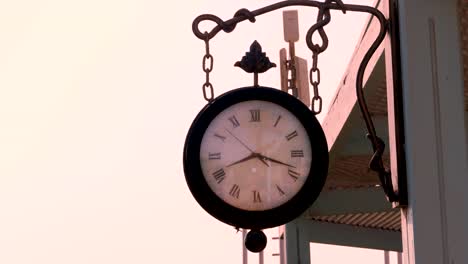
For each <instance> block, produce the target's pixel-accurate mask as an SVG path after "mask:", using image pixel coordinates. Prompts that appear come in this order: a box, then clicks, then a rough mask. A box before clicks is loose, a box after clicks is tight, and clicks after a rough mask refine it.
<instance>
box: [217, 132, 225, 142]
mask: <svg viewBox="0 0 468 264" xmlns="http://www.w3.org/2000/svg"><path fill="white" fill-rule="evenodd" d="M214 136H215V137H217V138H219V139H221V140H222V141H223V142H224V141H225V140H226V137H223V136H221V135H220V134H216V133H215V134H214Z"/></svg>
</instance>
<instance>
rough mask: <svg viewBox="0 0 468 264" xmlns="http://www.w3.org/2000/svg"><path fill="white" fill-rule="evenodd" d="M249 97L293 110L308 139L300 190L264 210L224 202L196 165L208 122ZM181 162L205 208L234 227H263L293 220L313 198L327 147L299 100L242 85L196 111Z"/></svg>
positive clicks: (324, 172)
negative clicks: (309, 158)
mask: <svg viewBox="0 0 468 264" xmlns="http://www.w3.org/2000/svg"><path fill="white" fill-rule="evenodd" d="M250 100H261V101H267V102H271V103H275V104H277V105H280V106H282V107H284V108H285V109H287V110H288V111H290V112H291V113H293V114H294V115H295V116H296V117H297V118H298V120H299V121H300V122H301V123H302V125H303V126H304V128H305V130H306V132H307V134H308V136H309V139H310V142H311V150H312V164H311V168H310V172H309V175H308V177H307V179H306V181H305V183H304V185H303V186H302V188H301V190H300V191H299V192H298V193H297V194H296V195H295V196H294V197H293V198H291V199H290V200H289V201H287V202H286V203H284V204H282V205H280V206H279V207H276V208H272V209H269V210H265V211H246V210H242V209H239V208H236V207H234V206H231V205H229V204H228V203H226V202H224V201H223V200H222V199H221V198H219V197H218V196H217V195H216V194H215V193H214V192H213V191H212V190H211V188H210V187H209V186H208V183H207V182H206V180H205V178H204V176H203V172H202V169H201V164H200V147H201V141H202V138H203V135H204V133H205V131H206V129H207V128H208V126H209V124H210V123H211V121H212V120H213V119H214V118H215V117H216V116H217V115H218V114H219V113H221V112H222V111H223V110H225V109H226V108H228V107H230V106H231V105H234V104H237V103H240V102H243V101H250ZM183 163H184V173H185V179H186V182H187V185H188V187H189V189H190V191H191V192H192V194H193V196H194V197H195V199H196V201H197V202H198V203H199V204H200V205H201V206H202V208H203V209H205V211H207V212H208V213H209V214H210V215H212V216H213V217H215V218H216V219H218V220H220V221H222V222H224V223H226V224H229V225H232V226H234V227H237V228H244V229H265V228H271V227H275V226H279V225H282V224H285V223H287V222H290V221H292V220H294V219H295V218H297V217H298V216H299V215H301V214H302V213H303V212H304V211H305V210H306V209H307V208H308V207H310V205H311V204H312V203H313V202H314V201H315V200H316V199H317V197H318V196H319V194H320V192H321V190H322V188H323V185H324V183H325V180H326V177H327V173H328V146H327V141H326V138H325V134H324V133H323V130H322V127H321V126H320V124H319V122H318V121H317V119H316V118H315V115H314V114H313V113H312V112H311V111H310V110H309V109H308V108H307V107H306V106H305V105H304V104H303V103H302V102H301V101H299V100H298V99H296V98H295V97H293V96H291V95H289V94H288V93H285V92H283V91H280V90H277V89H274V88H269V87H259V86H256V87H243V88H238V89H234V90H231V91H229V92H226V93H224V94H222V95H220V96H218V97H217V98H216V99H214V100H213V101H211V102H210V103H208V104H207V105H206V106H205V107H204V108H203V109H202V110H201V111H200V113H199V114H198V115H197V117H196V118H195V119H194V121H193V123H192V125H191V127H190V129H189V131H188V134H187V138H186V140H185V146H184V156H183Z"/></svg>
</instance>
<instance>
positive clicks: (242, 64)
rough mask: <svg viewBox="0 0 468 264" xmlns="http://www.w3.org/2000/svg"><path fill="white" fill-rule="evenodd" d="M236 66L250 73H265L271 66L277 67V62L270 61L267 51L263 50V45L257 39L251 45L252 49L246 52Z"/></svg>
mask: <svg viewBox="0 0 468 264" xmlns="http://www.w3.org/2000/svg"><path fill="white" fill-rule="evenodd" d="M234 66H236V67H239V68H241V69H243V70H244V71H246V72H248V73H263V72H266V71H268V70H269V69H270V68H273V67H276V64H274V63H272V62H270V59H269V58H268V57H267V56H266V53H265V52H262V46H260V44H259V43H258V42H257V41H256V40H255V41H254V42H253V43H252V45H250V50H249V51H248V52H246V53H245V56H243V57H242V59H241V60H240V61H238V62H236V63H235V64H234Z"/></svg>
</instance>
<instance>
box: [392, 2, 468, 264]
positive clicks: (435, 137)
mask: <svg viewBox="0 0 468 264" xmlns="http://www.w3.org/2000/svg"><path fill="white" fill-rule="evenodd" d="M399 6H400V8H399V17H400V32H401V34H400V37H401V40H400V43H401V60H402V82H403V96H404V102H403V104H404V120H405V139H406V146H405V150H406V157H407V175H408V194H409V197H408V208H407V209H404V210H402V236H403V263H406V264H430V263H435V264H441V263H443V264H462V263H463V264H464V263H468V250H467V244H468V225H467V223H468V203H467V201H468V192H467V191H466V188H467V187H468V165H467V149H466V146H467V145H466V136H465V135H466V128H465V124H464V122H465V121H464V115H465V113H464V105H463V82H462V79H463V77H462V64H461V49H460V36H459V29H458V21H457V9H456V8H457V1H456V0H411V1H410V0H405V1H403V0H401V1H399Z"/></svg>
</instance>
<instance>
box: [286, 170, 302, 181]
mask: <svg viewBox="0 0 468 264" xmlns="http://www.w3.org/2000/svg"><path fill="white" fill-rule="evenodd" d="M288 175H289V176H291V178H293V179H294V181H297V179H298V178H299V176H300V175H299V173H298V172H296V171H293V170H291V169H288Z"/></svg>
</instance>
